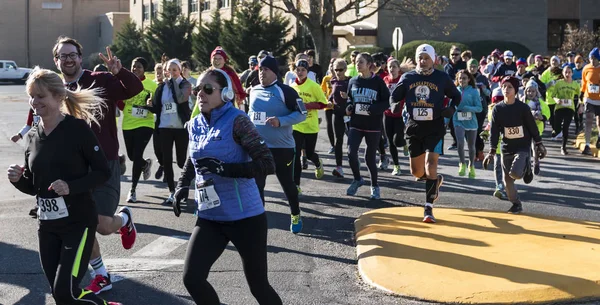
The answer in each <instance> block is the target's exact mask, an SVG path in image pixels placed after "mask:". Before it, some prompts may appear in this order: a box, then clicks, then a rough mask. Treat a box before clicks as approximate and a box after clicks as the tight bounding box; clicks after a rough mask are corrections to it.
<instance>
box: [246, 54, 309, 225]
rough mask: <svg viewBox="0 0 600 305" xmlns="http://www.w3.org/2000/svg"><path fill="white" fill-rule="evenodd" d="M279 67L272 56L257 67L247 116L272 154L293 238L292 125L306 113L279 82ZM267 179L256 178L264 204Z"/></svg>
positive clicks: (297, 221) (296, 215)
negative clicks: (287, 206)
mask: <svg viewBox="0 0 600 305" xmlns="http://www.w3.org/2000/svg"><path fill="white" fill-rule="evenodd" d="M278 76H279V67H278V64H277V60H276V59H275V58H273V57H272V56H266V57H264V58H263V59H262V60H261V61H260V64H259V79H260V84H258V85H256V86H254V87H252V90H251V91H250V107H249V108H250V110H249V112H248V116H249V117H250V120H252V122H253V123H254V125H256V129H257V130H258V132H259V133H260V135H261V137H262V138H263V140H264V141H265V143H266V144H267V146H268V147H269V149H270V150H271V154H272V155H273V158H274V160H275V175H276V176H277V179H278V180H279V183H280V184H281V188H282V189H283V192H284V193H285V196H286V198H287V199H288V202H289V205H290V210H291V224H290V231H291V232H292V233H294V234H296V233H299V232H300V230H302V219H301V218H300V203H299V201H298V189H297V188H296V183H295V182H294V176H293V174H294V164H293V163H294V160H295V154H296V153H300V152H296V151H295V150H296V142H295V141H294V136H293V135H292V125H295V124H298V123H300V122H302V121H304V120H305V119H306V109H305V108H300V107H304V103H303V102H302V99H301V98H300V97H299V95H298V93H297V92H296V90H294V89H292V87H290V86H288V85H285V84H282V83H281V81H279V80H278V78H279V77H278ZM266 178H267V177H256V179H255V180H256V184H257V185H258V189H259V191H260V197H261V198H262V200H263V204H264V202H265V195H264V189H265V183H266Z"/></svg>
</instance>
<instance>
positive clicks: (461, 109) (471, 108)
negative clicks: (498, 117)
mask: <svg viewBox="0 0 600 305" xmlns="http://www.w3.org/2000/svg"><path fill="white" fill-rule="evenodd" d="M455 84H456V87H457V88H458V90H459V91H460V93H461V95H462V97H461V102H460V105H458V107H457V108H456V113H454V116H453V117H452V121H453V123H454V132H455V133H456V141H457V144H458V148H457V151H458V158H459V160H460V163H459V164H458V175H459V176H464V175H465V174H466V171H467V164H466V163H465V138H466V139H467V145H468V148H469V179H475V154H476V150H475V149H476V148H475V140H476V137H477V128H478V127H479V126H478V125H479V123H478V122H477V116H476V114H477V113H480V112H482V107H481V97H480V96H479V91H478V90H477V87H476V86H477V85H476V84H475V78H474V77H473V74H471V73H469V72H468V71H467V70H459V71H458V72H457V73H456V81H455Z"/></svg>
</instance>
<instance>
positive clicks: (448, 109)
mask: <svg viewBox="0 0 600 305" xmlns="http://www.w3.org/2000/svg"><path fill="white" fill-rule="evenodd" d="M455 112H456V107H454V106H452V105H450V106H448V107H446V108H444V110H442V116H443V117H445V118H451V117H452V116H453V115H454V113H455Z"/></svg>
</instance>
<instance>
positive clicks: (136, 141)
mask: <svg viewBox="0 0 600 305" xmlns="http://www.w3.org/2000/svg"><path fill="white" fill-rule="evenodd" d="M147 66H148V62H147V61H146V59H145V58H143V57H136V58H134V59H133V62H132V63H131V71H132V72H133V74H135V75H136V76H137V77H138V78H139V79H140V80H141V81H142V84H143V85H144V90H143V91H142V92H140V93H139V94H138V95H136V96H134V97H132V98H130V99H128V100H125V101H124V103H123V107H122V109H123V122H122V126H121V129H123V139H124V140H125V147H126V148H127V156H128V157H129V160H131V161H132V162H133V169H132V170H131V189H130V190H129V194H128V195H127V202H137V195H136V192H135V189H136V187H137V184H138V181H139V180H140V175H142V173H143V174H144V180H148V179H149V178H150V174H151V172H150V171H151V170H152V159H145V160H144V150H146V146H147V145H148V142H150V137H152V133H153V131H154V115H153V114H152V113H151V112H150V111H148V109H147V106H146V104H147V101H148V100H151V99H152V96H153V95H154V92H155V91H156V88H157V87H158V86H157V85H156V83H155V82H154V81H152V80H150V79H148V78H146V77H145V76H144V72H145V71H146V67H147Z"/></svg>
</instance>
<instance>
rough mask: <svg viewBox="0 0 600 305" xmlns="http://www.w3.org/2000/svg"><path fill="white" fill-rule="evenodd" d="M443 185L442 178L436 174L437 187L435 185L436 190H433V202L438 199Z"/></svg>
mask: <svg viewBox="0 0 600 305" xmlns="http://www.w3.org/2000/svg"><path fill="white" fill-rule="evenodd" d="M443 183H444V176H442V175H440V174H438V175H437V185H436V190H435V198H433V202H435V201H436V200H438V198H439V197H440V188H441V187H442V184H443Z"/></svg>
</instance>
